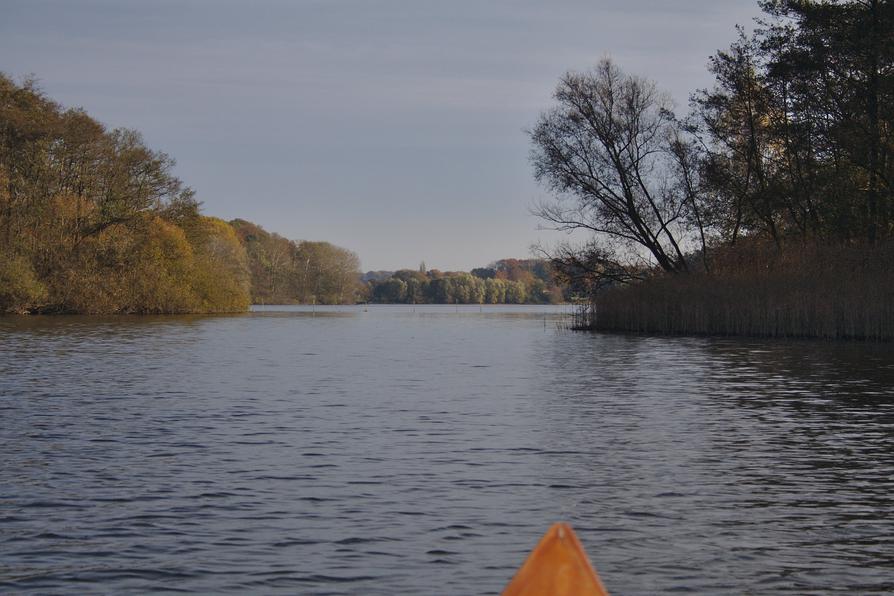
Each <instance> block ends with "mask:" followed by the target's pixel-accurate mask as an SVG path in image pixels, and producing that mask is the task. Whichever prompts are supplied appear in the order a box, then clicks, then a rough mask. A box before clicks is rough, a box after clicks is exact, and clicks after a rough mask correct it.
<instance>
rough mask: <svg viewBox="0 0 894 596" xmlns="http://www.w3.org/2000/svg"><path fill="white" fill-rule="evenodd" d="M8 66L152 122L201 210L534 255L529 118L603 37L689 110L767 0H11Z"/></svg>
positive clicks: (456, 259) (156, 145)
mask: <svg viewBox="0 0 894 596" xmlns="http://www.w3.org/2000/svg"><path fill="white" fill-rule="evenodd" d="M4 13H5V14H4V17H5V18H4V19H3V21H2V22H0V56H2V57H0V71H3V72H5V73H7V74H9V75H11V76H14V77H16V78H22V77H25V76H27V75H29V74H31V73H33V74H34V75H36V76H37V78H38V79H39V80H40V83H41V86H42V88H43V89H44V90H45V91H46V93H47V94H48V95H49V96H50V97H52V98H53V99H55V100H57V101H59V102H61V103H62V104H64V105H66V106H81V107H84V108H85V109H86V110H87V111H88V112H89V113H90V114H91V115H92V116H94V117H96V118H97V119H98V120H100V121H102V122H104V123H106V124H107V125H109V126H110V127H119V126H123V127H128V128H134V129H137V130H139V131H141V132H142V133H143V134H144V136H145V138H146V141H147V143H148V144H149V145H150V146H151V147H152V148H153V149H156V150H161V151H164V152H166V153H169V154H170V155H171V156H173V157H174V158H176V159H177V161H178V165H177V168H176V173H177V175H178V176H180V177H181V178H182V179H183V180H184V182H186V183H187V184H188V185H190V186H191V187H193V188H194V189H195V190H196V192H197V198H198V199H199V200H200V201H202V202H203V203H204V206H205V212H206V213H207V214H209V215H214V216H217V217H222V218H224V219H227V220H229V219H234V218H243V219H247V220H250V221H253V222H256V223H258V224H260V225H262V226H263V227H265V228H266V229H267V230H269V231H272V232H276V233H278V234H280V235H282V236H286V237H288V238H292V239H305V240H326V241H328V242H332V243H334V244H337V245H339V246H343V247H345V248H348V249H350V250H353V251H355V252H356V253H357V254H358V255H359V256H360V258H361V261H362V268H363V269H364V270H365V271H366V270H395V269H400V268H412V269H415V268H416V267H418V265H419V262H420V261H425V262H426V264H427V266H428V267H430V268H437V269H442V270H469V269H471V268H473V267H479V266H484V265H486V264H487V263H489V262H492V261H494V260H497V259H501V258H510V257H514V258H527V257H529V256H530V251H529V247H530V245H531V244H533V243H536V242H538V241H540V242H544V243H547V244H549V243H553V242H555V241H557V240H560V239H561V238H563V235H561V234H558V233H555V232H548V231H540V230H538V229H537V227H538V224H539V222H538V220H537V219H536V218H535V217H533V216H531V215H530V214H529V212H528V208H529V206H530V205H531V204H532V203H533V202H535V201H536V200H537V199H539V198H541V197H545V196H547V193H546V191H545V190H544V189H542V188H539V187H538V186H537V185H536V183H535V182H534V181H533V177H532V174H531V168H530V166H529V163H528V159H527V156H528V148H529V143H528V139H527V136H526V135H525V133H524V129H525V128H527V127H530V126H532V125H533V124H534V122H535V120H536V118H537V116H538V114H539V113H540V112H541V111H542V110H543V109H545V108H547V107H549V106H550V104H551V94H552V91H553V89H554V87H555V84H556V81H557V80H558V78H559V76H561V75H562V73H564V72H565V71H567V70H583V69H586V68H588V67H590V66H592V65H593V64H595V63H596V61H597V60H598V59H599V58H601V57H603V56H605V55H611V56H612V57H613V59H614V60H615V61H616V62H617V63H618V64H619V65H620V66H621V67H622V68H624V69H625V70H627V71H629V72H632V73H636V74H640V75H643V76H646V77H649V78H651V79H654V80H655V81H656V82H657V83H658V84H659V86H660V87H662V88H664V89H666V90H668V91H669V92H670V93H671V94H672V96H673V97H674V98H675V100H676V101H677V104H678V110H679V111H680V112H683V111H685V109H686V100H687V97H688V95H689V93H690V92H691V91H693V90H694V89H696V88H698V87H704V86H707V85H710V83H711V78H710V76H709V74H708V73H707V71H706V68H705V65H706V63H707V61H708V58H709V56H710V55H711V54H713V53H714V51H716V50H717V49H720V48H723V47H725V46H727V45H728V44H729V43H730V42H731V41H732V40H733V39H734V37H735V30H734V27H735V25H736V24H743V25H746V26H747V25H749V24H750V21H751V18H752V17H754V16H756V15H757V14H758V13H759V10H758V7H757V4H756V2H742V1H737V2H734V1H732V0H722V1H720V2H708V1H706V0H698V1H695V2H690V3H687V5H686V6H685V7H684V6H681V5H679V4H665V3H660V2H657V0H652V1H627V2H621V1H618V0H611V1H606V2H597V3H587V2H572V1H568V2H560V3H551V4H550V5H549V6H541V5H540V4H539V3H535V2H530V1H525V2H505V1H498V2H491V3H487V4H486V5H484V4H481V3H475V2H455V3H449V4H447V3H436V2H428V1H423V2H414V3H411V4H410V3H401V2H396V1H394V0H381V1H375V2H358V1H338V0H332V1H329V2H324V1H319V0H308V1H305V2H296V3H291V2H283V1H277V0H268V1H266V2H253V3H251V4H248V3H239V2H231V1H223V2H211V1H210V0H194V1H192V2H185V3H180V2H173V1H163V2H156V3H152V4H151V5H150V4H145V3H140V2H113V1H110V0H91V1H85V2H79V3H69V2H63V1H47V0H37V1H27V2H26V1H21V0H12V1H8V2H6V3H5V7H4Z"/></svg>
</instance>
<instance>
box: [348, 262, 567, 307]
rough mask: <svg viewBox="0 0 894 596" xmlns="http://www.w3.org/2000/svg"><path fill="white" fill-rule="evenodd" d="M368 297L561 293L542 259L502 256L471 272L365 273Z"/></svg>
mask: <svg viewBox="0 0 894 596" xmlns="http://www.w3.org/2000/svg"><path fill="white" fill-rule="evenodd" d="M365 278H366V280H367V288H368V289H367V291H368V296H369V300H370V301H371V302H377V303H383V304H549V303H553V304H555V303H558V302H563V301H565V300H566V299H567V297H566V295H565V294H566V291H567V287H565V286H562V285H560V284H559V283H558V282H557V281H556V279H555V276H554V273H553V270H552V266H551V265H550V263H549V262H548V261H546V260H544V259H502V260H499V261H496V262H494V263H492V264H491V265H489V266H488V267H480V268H476V269H473V270H472V271H471V272H464V271H458V272H457V271H453V272H442V271H439V270H437V269H431V270H426V268H425V265H424V264H422V265H420V267H419V269H418V270H412V269H402V270H400V271H396V272H381V271H380V272H369V273H367V274H366V276H365Z"/></svg>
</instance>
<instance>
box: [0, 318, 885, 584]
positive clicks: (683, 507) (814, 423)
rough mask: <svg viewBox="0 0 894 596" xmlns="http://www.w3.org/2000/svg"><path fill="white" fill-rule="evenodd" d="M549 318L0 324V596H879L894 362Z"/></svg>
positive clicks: (861, 353) (849, 348)
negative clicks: (565, 548) (553, 540)
mask: <svg viewBox="0 0 894 596" xmlns="http://www.w3.org/2000/svg"><path fill="white" fill-rule="evenodd" d="M561 321H562V314H561V309H548V308H484V309H479V308H477V307H474V308H459V309H457V308H454V307H417V308H416V309H415V311H414V310H413V309H412V307H375V308H374V307H370V308H369V309H368V310H364V309H362V308H345V309H330V310H329V311H326V312H324V311H323V309H318V310H317V312H315V313H314V312H308V311H307V309H297V308H292V309H289V308H287V307H283V308H280V309H276V308H269V307H268V309H265V310H262V311H258V312H254V313H252V314H248V315H244V316H229V317H167V318H126V317H122V318H88V317H58V318H38V317H35V318H0V592H24V593H68V594H82V593H115V594H120V593H145V592H160V591H168V590H170V591H190V592H203V593H224V592H229V593H252V592H256V593H265V594H266V593H288V594H361V593H362V594H396V593H401V594H493V593H498V592H499V590H500V589H501V588H502V586H503V585H504V584H505V583H506V581H507V580H508V579H509V578H510V577H511V576H512V574H513V572H514V570H515V569H516V568H517V567H518V565H519V564H520V563H521V562H522V560H523V559H524V557H525V555H526V553H527V552H528V551H529V550H530V549H531V548H532V547H533V545H534V544H535V543H536V541H537V540H538V538H539V537H540V535H541V534H542V533H543V532H544V531H545V530H546V528H547V527H548V525H549V524H550V523H552V522H553V521H557V520H567V521H570V522H571V523H572V525H573V526H574V527H575V529H576V530H577V531H578V534H579V535H580V538H581V540H582V541H583V543H584V545H585V546H586V547H587V549H588V551H589V553H590V557H591V559H592V560H593V562H594V564H595V566H596V567H597V568H598V570H599V572H600V574H601V575H602V577H603V580H604V582H605V583H606V585H607V586H608V587H609V589H610V590H611V591H612V592H613V593H615V594H655V593H667V592H683V593H687V592H691V593H705V594H742V593H761V594H768V593H799V594H800V593H829V592H835V591H839V590H840V591H850V592H852V593H871V592H886V591H887V592H891V591H894V410H892V405H894V388H892V382H894V350H892V348H891V347H889V346H878V345H871V344H833V343H812V342H762V341H754V340H739V341H733V340H712V339H686V338H657V337H642V336H617V335H597V334H585V333H574V332H570V331H565V330H563V329H562V328H561V325H562V323H561Z"/></svg>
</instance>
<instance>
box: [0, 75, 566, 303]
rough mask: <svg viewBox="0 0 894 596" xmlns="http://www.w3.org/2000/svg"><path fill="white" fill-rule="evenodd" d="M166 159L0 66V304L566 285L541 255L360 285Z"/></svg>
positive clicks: (431, 298)
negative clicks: (230, 210) (209, 210)
mask: <svg viewBox="0 0 894 596" xmlns="http://www.w3.org/2000/svg"><path fill="white" fill-rule="evenodd" d="M173 165H174V161H173V160H172V159H171V158H170V157H168V156H167V155H165V154H164V153H159V152H157V151H153V150H151V149H149V148H148V147H147V146H146V145H145V144H144V142H143V140H142V138H141V137H140V135H139V133H137V132H135V131H132V130H124V129H116V130H107V129H106V128H105V127H104V126H103V125H102V124H101V123H99V122H97V121H96V120H94V119H93V118H91V117H90V116H88V115H87V114H86V113H85V112H84V111H83V110H80V109H65V108H63V107H61V106H60V105H58V104H57V103H55V102H53V101H52V100H50V99H48V98H47V97H46V96H45V95H44V94H43V93H42V92H41V91H40V89H39V88H38V87H37V86H36V85H35V84H34V83H33V82H32V81H26V82H24V83H22V84H17V83H15V82H14V81H13V80H12V79H10V78H9V77H7V76H5V75H3V74H0V313H93V314H107V313H141V314H149V313H206V312H239V311H244V310H246V309H247V308H248V306H249V304H250V303H252V302H254V303H266V304H272V303H278V304H289V303H311V302H314V303H317V304H353V303H355V302H358V301H368V300H369V299H370V296H372V297H373V298H374V299H375V300H377V301H402V300H404V299H405V298H407V297H408V296H409V297H412V296H416V292H417V290H418V293H419V294H418V298H419V300H417V302H423V301H425V302H450V303H452V302H468V301H473V302H484V301H485V300H486V301H488V302H528V301H532V302H547V301H555V300H556V299H558V298H557V296H561V294H562V289H560V288H557V287H556V286H555V284H554V283H553V282H552V277H551V274H550V272H549V264H548V263H545V262H543V261H535V260H529V261H514V260H506V261H500V262H499V266H498V269H499V270H493V271H490V273H491V275H490V277H492V278H494V279H489V280H486V281H485V280H483V279H481V278H480V277H477V276H470V275H469V274H467V273H449V274H444V273H440V272H438V271H434V270H433V271H430V272H427V273H425V274H422V277H423V278H426V279H425V281H424V282H422V283H420V284H419V285H413V281H410V282H409V283H410V287H411V288H412V292H411V293H410V294H406V292H405V291H403V290H402V287H403V286H401V284H403V283H404V282H403V281H401V280H402V279H403V277H405V276H403V274H402V273H401V272H397V273H395V274H394V276H395V279H394V281H393V282H389V283H390V285H389V283H386V284H384V286H381V287H380V285H378V282H375V281H372V282H368V283H367V280H363V279H362V278H361V274H360V270H359V267H360V261H359V259H358V258H357V255H355V254H354V253H352V252H350V251H348V250H345V249H343V248H340V247H337V246H334V245H332V244H329V243H328V242H307V241H298V242H296V241H292V240H288V239H286V238H283V237H281V236H279V235H277V234H273V233H269V232H267V231H266V230H264V229H263V228H261V227H260V226H258V225H256V224H253V223H251V222H248V221H245V220H241V219H237V220H234V221H232V222H229V223H228V222H225V221H223V220H220V219H217V218H214V217H208V216H205V215H202V213H201V211H200V205H199V203H198V202H197V201H196V200H195V197H194V193H193V191H192V190H191V189H190V188H188V187H186V186H185V185H184V184H183V183H182V182H181V181H180V180H179V179H177V178H176V177H175V176H174V175H173V174H172V168H173ZM476 271H479V272H484V273H483V274H482V275H484V276H485V277H487V271H488V270H484V269H482V270H476ZM470 279H471V281H469V280H470ZM467 282H468V283H467ZM384 287H388V288H392V289H393V290H394V291H393V292H392V293H391V294H387V293H384V292H383V291H382V289H383V288H384ZM485 289H486V292H483V291H482V290H485ZM386 297H387V299H386Z"/></svg>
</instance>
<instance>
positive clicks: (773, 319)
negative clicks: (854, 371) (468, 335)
mask: <svg viewBox="0 0 894 596" xmlns="http://www.w3.org/2000/svg"><path fill="white" fill-rule="evenodd" d="M575 327H576V328H581V329H592V330H599V331H625V332H642V333H660V334H684V335H719V336H760V337H782V338H785V337H792V338H794V337H811V338H828V339H861V340H876V341H890V340H892V339H894V244H888V245H884V246H873V247H867V246H844V247H842V246H824V245H819V244H816V245H797V246H794V247H792V246H786V247H785V248H784V250H780V249H778V248H777V247H775V246H767V245H761V244H756V243H755V244H751V245H749V246H746V247H743V246H737V247H736V248H735V250H733V249H725V250H721V251H717V252H716V253H715V254H714V260H713V267H712V271H711V273H691V274H685V275H656V276H654V277H651V278H649V279H648V280H646V281H643V282H640V283H637V284H632V285H627V286H619V287H612V288H608V289H604V290H602V291H600V292H599V293H598V294H597V295H596V296H595V297H594V299H593V300H592V301H591V303H590V304H588V305H585V306H584V307H582V308H581V309H579V311H578V312H577V314H576V319H575Z"/></svg>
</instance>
